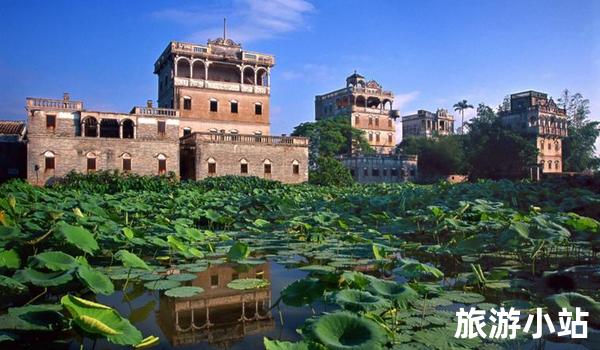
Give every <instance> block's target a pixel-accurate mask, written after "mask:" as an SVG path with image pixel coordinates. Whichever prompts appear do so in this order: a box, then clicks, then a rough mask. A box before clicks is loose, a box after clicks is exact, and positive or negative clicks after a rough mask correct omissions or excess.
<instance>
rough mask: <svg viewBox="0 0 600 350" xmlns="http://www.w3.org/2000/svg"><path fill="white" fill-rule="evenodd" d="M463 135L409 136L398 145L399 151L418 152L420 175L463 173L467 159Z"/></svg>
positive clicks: (432, 176)
mask: <svg viewBox="0 0 600 350" xmlns="http://www.w3.org/2000/svg"><path fill="white" fill-rule="evenodd" d="M463 139H464V137H463V136H462V135H448V136H436V137H432V138H426V137H407V138H405V139H403V140H402V142H401V143H400V145H398V150H397V151H398V152H399V153H403V154H416V155H417V156H418V158H417V162H418V167H419V174H420V175H419V176H422V177H424V178H432V179H435V178H436V177H440V176H447V175H450V174H463V173H464V172H465V171H466V164H465V163H466V159H465V151H464V145H463Z"/></svg>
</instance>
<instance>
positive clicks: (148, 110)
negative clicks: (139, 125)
mask: <svg viewBox="0 0 600 350" xmlns="http://www.w3.org/2000/svg"><path fill="white" fill-rule="evenodd" d="M131 113H132V114H139V115H151V116H162V117H179V111H177V110H175V109H171V108H154V107H137V106H136V107H133V110H132V111H131Z"/></svg>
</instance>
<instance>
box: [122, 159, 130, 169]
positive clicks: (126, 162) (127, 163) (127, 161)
mask: <svg viewBox="0 0 600 350" xmlns="http://www.w3.org/2000/svg"><path fill="white" fill-rule="evenodd" d="M127 171H131V159H123V172H127Z"/></svg>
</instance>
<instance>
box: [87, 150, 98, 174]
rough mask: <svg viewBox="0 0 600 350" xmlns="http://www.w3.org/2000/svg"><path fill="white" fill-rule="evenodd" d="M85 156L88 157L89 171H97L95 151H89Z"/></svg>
mask: <svg viewBox="0 0 600 350" xmlns="http://www.w3.org/2000/svg"><path fill="white" fill-rule="evenodd" d="M85 157H86V159H87V166H86V170H87V172H88V173H91V172H94V171H96V154H95V153H94V152H88V154H86V156H85Z"/></svg>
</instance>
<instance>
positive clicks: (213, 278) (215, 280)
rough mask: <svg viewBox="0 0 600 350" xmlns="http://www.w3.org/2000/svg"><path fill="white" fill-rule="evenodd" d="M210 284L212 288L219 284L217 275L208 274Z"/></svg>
mask: <svg viewBox="0 0 600 350" xmlns="http://www.w3.org/2000/svg"><path fill="white" fill-rule="evenodd" d="M210 286H211V287H212V288H215V287H218V286H219V275H212V276H210Z"/></svg>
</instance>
